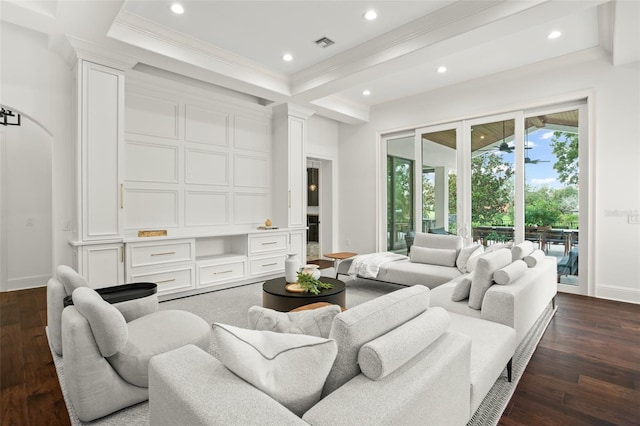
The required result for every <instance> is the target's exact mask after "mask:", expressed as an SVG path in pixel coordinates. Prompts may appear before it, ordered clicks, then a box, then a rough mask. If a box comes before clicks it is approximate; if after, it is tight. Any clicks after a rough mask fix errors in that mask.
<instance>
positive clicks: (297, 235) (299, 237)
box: [289, 229, 307, 264]
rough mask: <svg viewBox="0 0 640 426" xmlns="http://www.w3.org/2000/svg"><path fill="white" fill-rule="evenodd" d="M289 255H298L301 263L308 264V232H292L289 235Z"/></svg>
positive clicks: (302, 230)
mask: <svg viewBox="0 0 640 426" xmlns="http://www.w3.org/2000/svg"><path fill="white" fill-rule="evenodd" d="M289 253H295V254H297V255H298V259H300V262H301V263H303V264H304V263H307V260H306V259H307V231H306V230H304V229H301V230H298V231H291V233H290V234H289Z"/></svg>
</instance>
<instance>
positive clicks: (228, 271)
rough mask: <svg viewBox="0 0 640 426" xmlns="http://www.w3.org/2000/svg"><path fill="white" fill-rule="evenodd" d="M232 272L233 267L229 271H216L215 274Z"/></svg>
mask: <svg viewBox="0 0 640 426" xmlns="http://www.w3.org/2000/svg"><path fill="white" fill-rule="evenodd" d="M230 272H233V269H229V270H228V271H220V272H214V273H213V275H218V274H228V273H230Z"/></svg>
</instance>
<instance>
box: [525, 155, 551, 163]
mask: <svg viewBox="0 0 640 426" xmlns="http://www.w3.org/2000/svg"><path fill="white" fill-rule="evenodd" d="M538 163H549V160H541V159H535V160H532V159H531V158H529V156H528V155H527V156H525V157H524V164H538Z"/></svg>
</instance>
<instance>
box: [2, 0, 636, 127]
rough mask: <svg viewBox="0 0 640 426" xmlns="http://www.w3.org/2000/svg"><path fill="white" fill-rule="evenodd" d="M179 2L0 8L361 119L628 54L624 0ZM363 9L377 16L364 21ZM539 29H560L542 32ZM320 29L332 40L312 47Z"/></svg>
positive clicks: (215, 80) (264, 96) (56, 42)
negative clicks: (501, 77)
mask: <svg viewBox="0 0 640 426" xmlns="http://www.w3.org/2000/svg"><path fill="white" fill-rule="evenodd" d="M178 1H179V2H180V3H181V4H182V6H183V7H184V10H185V12H184V13H183V14H182V15H176V14H174V13H173V12H171V10H170V6H171V4H172V3H173V2H172V1H168V0H167V1H165V0H128V1H123V0H107V1H101V0H92V1H86V0H85V1H70V0H59V1H53V0H40V1H27V0H22V1H17V0H3V1H2V3H1V6H0V7H1V9H0V17H1V19H2V20H3V21H6V22H11V23H13V24H17V25H21V26H24V27H27V28H30V29H32V30H35V31H39V32H42V33H44V34H47V35H48V36H49V37H50V41H51V43H50V44H51V46H60V45H70V46H71V47H72V48H73V49H75V50H76V51H78V50H82V51H84V52H91V54H94V55H98V56H102V57H108V58H110V59H113V60H115V61H118V62H119V63H122V64H124V66H128V67H135V69H137V70H141V71H144V72H155V73H165V75H170V76H172V78H176V79H181V78H191V79H197V80H200V81H203V82H206V83H209V84H213V85H217V86H222V87H225V88H226V89H227V90H233V91H235V92H241V93H242V94H243V96H250V97H252V98H253V99H256V101H257V102H260V103H262V104H265V105H270V104H278V103H282V102H293V103H296V104H299V105H303V106H306V107H309V108H312V109H314V110H316V111H317V112H318V113H319V114H321V115H324V116H327V117H330V118H333V119H336V120H339V121H342V122H346V123H362V122H366V121H367V120H368V117H369V109H370V108H371V107H372V106H373V105H376V104H380V103H384V102H389V101H393V100H396V99H399V98H403V97H406V96H410V95H412V94H415V93H421V92H427V91H430V90H434V89H437V88H440V87H444V86H448V85H453V84H457V83H460V82H463V81H467V80H471V79H476V78H480V77H483V76H486V75H489V74H494V73H497V72H501V71H504V70H509V69H513V68H518V67H525V66H527V65H531V64H534V63H536V62H540V61H544V60H547V59H551V58H555V57H558V56H562V55H567V54H571V53H573V52H578V51H581V50H585V49H591V48H596V47H600V48H602V49H604V50H605V51H606V52H608V53H609V55H610V57H611V60H612V63H613V65H625V64H628V63H635V62H637V61H639V60H640V32H639V31H640V30H638V28H639V27H640V5H639V4H640V2H636V1H625V0H615V1H606V0H581V1H571V0H550V1H544V0H519V1H500V0H495V1H494V0H479V1H439V0H425V1H418V0H413V1H401V0H394V1H366V0H360V1H328V0H325V1H311V0H296V1H266V0H262V1H243V0H236V1H202V0H178ZM368 9H374V10H376V12H377V13H378V17H377V19H375V20H373V21H367V20H365V19H363V14H364V13H365V12H366V11H367V10H368ZM552 30H558V31H561V32H562V36H561V37H559V38H557V39H554V40H550V39H548V38H547V37H546V36H547V35H548V34H549V32H551V31H552ZM322 37H328V38H330V39H331V40H333V41H334V42H335V44H333V45H331V46H329V47H326V48H322V47H319V46H317V45H316V43H315V40H318V39H320V38H322ZM285 53H290V54H291V55H293V60H292V61H290V62H285V61H283V59H282V57H283V54H285ZM440 66H446V67H447V72H445V73H438V72H437V71H436V70H437V68H438V67H440ZM365 90H368V91H370V92H371V93H370V95H368V96H365V95H363V91H365Z"/></svg>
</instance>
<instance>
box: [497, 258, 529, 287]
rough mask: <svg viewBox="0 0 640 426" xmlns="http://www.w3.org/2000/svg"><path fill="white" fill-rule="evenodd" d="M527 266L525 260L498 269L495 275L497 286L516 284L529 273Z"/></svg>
mask: <svg viewBox="0 0 640 426" xmlns="http://www.w3.org/2000/svg"><path fill="white" fill-rule="evenodd" d="M527 269H528V267H527V264H526V263H524V260H516V261H514V262H512V263H510V264H509V265H507V266H505V267H504V268H502V269H498V270H497V271H496V272H495V273H494V274H493V280H494V281H495V282H496V284H500V285H506V284H509V283H512V282H514V281H515V280H517V279H518V278H520V277H521V276H523V275H524V273H525V272H527Z"/></svg>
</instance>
